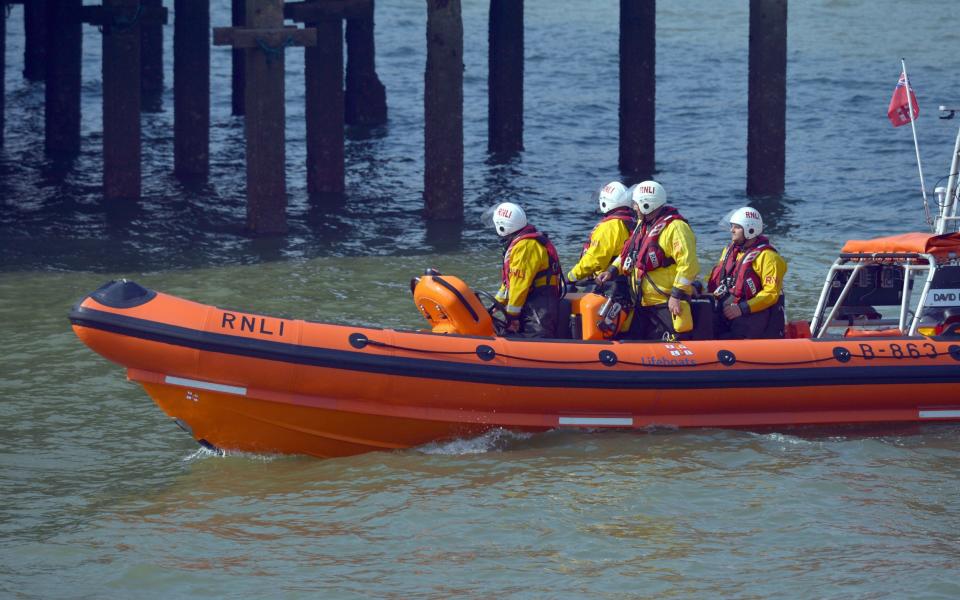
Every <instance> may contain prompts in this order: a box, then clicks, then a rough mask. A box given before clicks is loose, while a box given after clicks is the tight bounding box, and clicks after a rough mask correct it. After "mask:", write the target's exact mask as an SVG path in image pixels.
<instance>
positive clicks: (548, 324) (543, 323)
mask: <svg viewBox="0 0 960 600" xmlns="http://www.w3.org/2000/svg"><path fill="white" fill-rule="evenodd" d="M559 312H560V296H559V294H558V293H557V290H556V288H554V287H553V286H551V285H543V286H540V287H537V288H533V289H532V290H530V293H528V294H527V301H526V303H525V304H524V305H523V308H522V309H521V310H520V333H519V334H517V336H516V337H525V338H553V337H557V317H558V314H559Z"/></svg>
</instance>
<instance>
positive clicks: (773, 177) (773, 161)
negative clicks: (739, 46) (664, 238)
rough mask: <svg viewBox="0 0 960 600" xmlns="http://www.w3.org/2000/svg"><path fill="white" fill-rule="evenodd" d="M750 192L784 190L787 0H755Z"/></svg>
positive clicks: (749, 108)
mask: <svg viewBox="0 0 960 600" xmlns="http://www.w3.org/2000/svg"><path fill="white" fill-rule="evenodd" d="M749 63H750V66H749V68H750V71H749V92H748V99H747V113H748V117H747V119H748V121H747V194H748V195H751V196H752V195H778V194H782V193H783V191H784V170H785V159H786V113H787V0H750V58H749Z"/></svg>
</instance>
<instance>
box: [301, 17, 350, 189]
mask: <svg viewBox="0 0 960 600" xmlns="http://www.w3.org/2000/svg"><path fill="white" fill-rule="evenodd" d="M307 27H313V28H315V29H316V30H317V45H316V46H312V47H309V48H307V49H306V51H305V52H306V60H305V64H304V67H305V73H304V78H305V85H306V102H307V106H306V119H307V192H309V193H311V194H317V193H322V192H342V191H343V188H344V166H343V152H344V150H343V145H344V142H343V121H344V106H343V21H342V20H341V19H340V18H330V19H323V20H318V21H315V22H312V23H307Z"/></svg>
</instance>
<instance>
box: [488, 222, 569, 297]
mask: <svg viewBox="0 0 960 600" xmlns="http://www.w3.org/2000/svg"><path fill="white" fill-rule="evenodd" d="M527 239H535V240H537V242H539V243H540V244H541V245H542V246H543V247H544V248H545V249H546V251H547V268H546V269H544V270H542V271H539V272H538V273H537V274H536V275H534V276H533V282H531V287H533V283H535V282H536V281H537V279H540V278H541V277H543V276H544V275H546V276H547V285H549V284H550V277H551V276H554V275H555V276H556V277H557V283H556V285H555V287H556V289H557V293H558V294H561V295H562V293H563V289H564V284H563V274H562V269H561V267H560V255H559V254H557V249H556V247H555V246H554V245H553V242H551V241H550V238H548V237H547V234H545V233H540V232H539V231H537V228H536V227H534V226H533V225H527V226H526V227H524V228H523V229H520V230H519V231H517V233H516V234H515V235H514V238H513V239H512V240H510V245H508V246H507V249H506V250H505V251H504V253H503V271H502V274H501V279H502V282H503V286H504V289H510V251H511V250H513V247H514V246H516V245H517V243H518V242H520V240H527Z"/></svg>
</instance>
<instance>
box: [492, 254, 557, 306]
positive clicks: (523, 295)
mask: <svg viewBox="0 0 960 600" xmlns="http://www.w3.org/2000/svg"><path fill="white" fill-rule="evenodd" d="M504 264H505V265H507V264H509V276H508V277H509V278H508V282H507V284H506V285H501V286H500V290H499V291H498V292H497V295H496V298H497V301H498V302H503V303H506V305H507V313H508V314H509V315H510V316H512V317H517V316H520V311H521V310H522V309H523V305H524V304H525V303H526V302H527V294H528V293H529V292H530V288H531V287H540V286H544V285H557V276H556V275H554V276H551V275H550V274H549V273H548V274H546V275H541V276H540V277H539V278H538V279H537V280H536V281H534V276H536V274H537V273H540V272H541V271H546V270H547V268H548V267H549V266H550V257H549V256H548V255H547V249H546V248H544V247H543V244H541V243H540V242H538V241H537V240H535V239H533V238H528V239H525V240H520V241H519V242H517V243H516V244H514V245H513V247H512V248H510V250H508V251H507V256H505V257H504Z"/></svg>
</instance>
